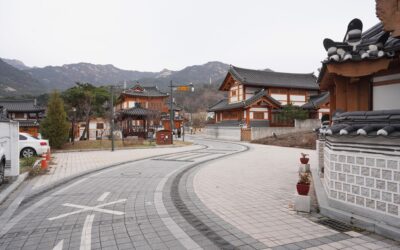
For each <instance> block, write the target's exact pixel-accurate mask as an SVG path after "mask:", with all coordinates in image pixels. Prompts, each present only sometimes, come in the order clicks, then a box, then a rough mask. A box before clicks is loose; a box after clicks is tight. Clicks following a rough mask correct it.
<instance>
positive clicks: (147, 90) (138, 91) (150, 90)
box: [122, 85, 168, 97]
mask: <svg viewBox="0 0 400 250" xmlns="http://www.w3.org/2000/svg"><path fill="white" fill-rule="evenodd" d="M122 94H125V95H130V96H146V97H166V96H168V94H167V93H164V92H161V91H160V90H159V89H158V88H157V87H156V86H151V87H144V86H140V85H135V86H134V87H133V88H130V89H127V90H124V91H123V92H122Z"/></svg>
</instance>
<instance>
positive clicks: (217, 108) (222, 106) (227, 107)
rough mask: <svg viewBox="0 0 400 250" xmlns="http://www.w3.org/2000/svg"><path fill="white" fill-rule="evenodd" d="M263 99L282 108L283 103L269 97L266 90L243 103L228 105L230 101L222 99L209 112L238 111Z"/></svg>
mask: <svg viewBox="0 0 400 250" xmlns="http://www.w3.org/2000/svg"><path fill="white" fill-rule="evenodd" d="M262 97H266V98H267V99H268V100H269V101H270V102H271V103H273V104H275V105H276V106H277V107H280V106H281V103H280V102H278V101H277V100H275V99H274V98H272V97H271V96H269V95H268V94H267V93H266V92H265V90H264V89H263V90H261V91H259V92H258V93H256V94H255V95H254V96H252V97H251V98H249V99H247V100H245V101H241V102H235V103H228V99H222V100H221V101H219V102H218V103H216V104H214V105H213V106H211V107H210V108H209V109H208V111H210V112H214V111H221V110H231V109H237V108H245V107H248V106H249V105H251V104H253V103H254V102H256V101H258V100H260V99H261V98H262Z"/></svg>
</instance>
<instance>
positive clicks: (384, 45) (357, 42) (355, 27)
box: [324, 19, 400, 63]
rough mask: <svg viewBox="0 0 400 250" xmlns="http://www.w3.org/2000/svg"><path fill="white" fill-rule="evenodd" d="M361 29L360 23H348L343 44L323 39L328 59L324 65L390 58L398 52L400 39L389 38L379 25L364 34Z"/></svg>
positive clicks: (357, 21) (354, 21)
mask: <svg viewBox="0 0 400 250" xmlns="http://www.w3.org/2000/svg"><path fill="white" fill-rule="evenodd" d="M362 27H363V24H362V22H361V21H360V20H359V19H354V20H352V21H351V22H350V23H349V26H348V30H347V32H346V34H345V39H344V41H343V42H334V41H332V40H331V39H325V40H324V47H325V49H326V51H327V53H328V57H327V58H326V59H325V60H324V63H330V62H336V63H340V62H345V61H362V60H376V59H380V58H385V57H386V58H392V57H394V56H395V52H396V51H399V50H400V39H396V38H392V37H390V34H389V33H388V32H385V31H384V30H383V25H382V24H381V23H378V24H376V25H375V26H373V27H372V28H370V29H369V30H367V31H366V32H364V33H361V32H362Z"/></svg>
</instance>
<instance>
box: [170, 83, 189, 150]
mask: <svg viewBox="0 0 400 250" xmlns="http://www.w3.org/2000/svg"><path fill="white" fill-rule="evenodd" d="M169 86H170V89H171V98H170V100H169V106H170V112H169V122H170V126H171V132H172V133H173V131H174V116H175V111H174V107H173V100H174V98H173V93H174V89H173V88H174V87H175V88H177V90H178V91H181V92H189V91H190V92H194V87H193V84H192V83H189V84H187V85H175V86H174V85H173V84H172V80H171V81H170V84H169ZM184 122H185V121H183V123H184ZM184 133H185V127H184V126H183V141H185V134H184ZM173 138H174V136H173V135H172V143H174V141H173Z"/></svg>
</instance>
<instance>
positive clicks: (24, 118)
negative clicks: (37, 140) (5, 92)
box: [0, 99, 46, 137]
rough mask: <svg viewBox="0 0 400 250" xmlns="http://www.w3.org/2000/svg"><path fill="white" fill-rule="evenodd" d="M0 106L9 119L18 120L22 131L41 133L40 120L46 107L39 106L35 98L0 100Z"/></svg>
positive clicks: (33, 133) (34, 133)
mask: <svg viewBox="0 0 400 250" xmlns="http://www.w3.org/2000/svg"><path fill="white" fill-rule="evenodd" d="M0 107H2V109H3V112H4V113H5V115H6V117H7V118H8V119H10V120H13V121H18V123H19V130H20V132H25V133H29V134H31V135H32V136H35V137H36V136H38V135H39V125H40V120H41V119H43V118H44V116H45V111H46V109H45V108H44V107H41V106H38V105H37V103H36V100H35V99H24V100H0Z"/></svg>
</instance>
